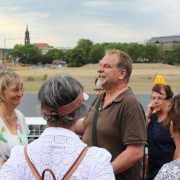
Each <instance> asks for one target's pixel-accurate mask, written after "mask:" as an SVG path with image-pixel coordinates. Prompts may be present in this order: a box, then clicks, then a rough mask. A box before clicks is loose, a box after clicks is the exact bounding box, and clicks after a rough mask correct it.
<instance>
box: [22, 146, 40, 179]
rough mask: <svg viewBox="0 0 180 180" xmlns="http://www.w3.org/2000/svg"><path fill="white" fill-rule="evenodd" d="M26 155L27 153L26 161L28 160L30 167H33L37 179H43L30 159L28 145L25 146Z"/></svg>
mask: <svg viewBox="0 0 180 180" xmlns="http://www.w3.org/2000/svg"><path fill="white" fill-rule="evenodd" d="M24 155H25V158H26V161H27V163H28V165H29V167H30V168H31V171H32V173H33V174H34V176H35V178H36V180H41V176H40V175H39V173H38V171H37V169H36V168H35V167H34V165H33V163H32V162H31V160H30V159H29V156H28V154H27V145H26V146H25V147H24Z"/></svg>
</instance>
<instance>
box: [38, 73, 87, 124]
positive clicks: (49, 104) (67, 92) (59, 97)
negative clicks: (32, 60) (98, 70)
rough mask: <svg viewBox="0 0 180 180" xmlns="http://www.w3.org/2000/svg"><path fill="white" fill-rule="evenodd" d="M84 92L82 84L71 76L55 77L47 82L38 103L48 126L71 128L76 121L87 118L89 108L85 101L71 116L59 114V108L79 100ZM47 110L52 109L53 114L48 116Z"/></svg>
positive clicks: (40, 93)
mask: <svg viewBox="0 0 180 180" xmlns="http://www.w3.org/2000/svg"><path fill="white" fill-rule="evenodd" d="M82 91H83V86H82V85H81V83H80V82H79V81H78V80H76V79H75V78H74V77H73V76H70V75H65V74H61V75H55V76H53V77H51V78H49V79H48V80H46V81H45V82H44V84H43V85H42V87H41V88H40V90H39V92H38V101H39V105H40V108H41V113H42V115H43V116H44V118H45V119H46V120H47V123H48V125H51V126H54V127H61V126H63V127H64V126H65V127H70V126H72V124H74V122H75V120H77V119H80V118H83V117H85V116H86V113H87V107H86V104H85V103H84V101H82V103H80V105H79V106H78V107H77V109H75V110H74V111H73V112H71V113H70V114H67V115H64V116H60V115H58V113H57V112H58V109H59V108H61V107H63V106H65V105H67V104H70V103H72V102H73V101H74V100H75V99H77V98H78V96H79V95H80V93H82ZM45 109H48V110H49V109H50V111H51V112H52V113H51V114H47V113H46V111H45ZM54 112H55V113H54Z"/></svg>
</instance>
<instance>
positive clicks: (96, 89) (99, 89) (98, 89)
mask: <svg viewBox="0 0 180 180" xmlns="http://www.w3.org/2000/svg"><path fill="white" fill-rule="evenodd" d="M94 91H104V89H101V88H95V89H94Z"/></svg>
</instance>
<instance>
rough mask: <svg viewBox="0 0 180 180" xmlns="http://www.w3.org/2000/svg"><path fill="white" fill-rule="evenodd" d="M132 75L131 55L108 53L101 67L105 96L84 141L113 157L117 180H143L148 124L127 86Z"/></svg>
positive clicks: (91, 117)
mask: <svg viewBox="0 0 180 180" xmlns="http://www.w3.org/2000/svg"><path fill="white" fill-rule="evenodd" d="M131 72H132V60H131V58H130V57H129V55H128V54H126V53H124V52H122V51H120V50H116V49H111V50H107V51H106V54H105V56H104V57H103V59H102V60H101V61H100V63H99V67H98V81H99V82H100V85H101V86H102V88H103V89H104V93H102V94H101V95H99V96H98V97H97V98H96V100H95V102H93V104H92V106H91V107H90V110H89V113H88V116H87V117H86V118H85V120H84V128H85V129H84V134H83V137H82V141H83V142H85V143H87V144H88V145H89V146H93V145H95V146H98V147H103V148H105V149H107V150H108V151H109V152H110V153H111V154H112V162H111V163H112V166H113V170H114V173H115V175H116V179H118V180H120V179H122V180H129V179H133V180H136V179H141V178H142V176H141V171H142V168H141V167H142V164H141V162H142V161H141V160H142V158H143V155H144V145H145V143H146V124H145V116H144V111H143V108H142V106H141V104H140V103H139V102H138V100H137V99H136V97H135V95H134V94H133V92H132V90H131V88H129V85H128V82H129V78H130V75H131ZM98 104H99V105H98ZM95 135H96V136H95Z"/></svg>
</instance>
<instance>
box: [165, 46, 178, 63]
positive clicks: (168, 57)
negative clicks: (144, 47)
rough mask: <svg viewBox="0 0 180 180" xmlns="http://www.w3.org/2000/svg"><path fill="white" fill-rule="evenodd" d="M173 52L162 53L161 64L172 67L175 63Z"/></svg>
mask: <svg viewBox="0 0 180 180" xmlns="http://www.w3.org/2000/svg"><path fill="white" fill-rule="evenodd" d="M175 56H176V55H175V53H174V51H170V50H166V51H164V52H163V62H164V63H166V64H170V65H173V64H174V63H175V61H176V57H175Z"/></svg>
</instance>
